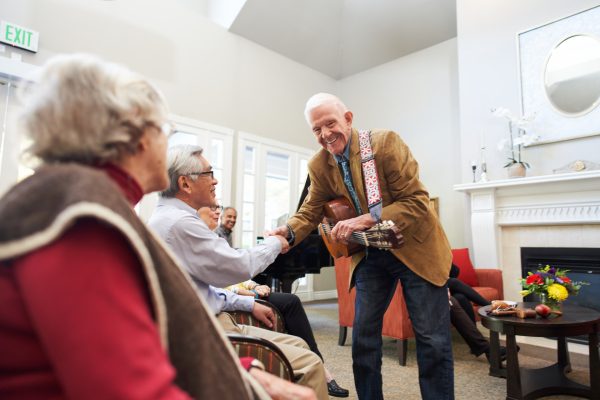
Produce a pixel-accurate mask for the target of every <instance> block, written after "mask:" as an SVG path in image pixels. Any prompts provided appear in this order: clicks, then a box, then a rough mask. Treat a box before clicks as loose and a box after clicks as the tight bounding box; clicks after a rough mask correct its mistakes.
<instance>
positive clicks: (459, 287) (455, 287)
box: [448, 264, 490, 322]
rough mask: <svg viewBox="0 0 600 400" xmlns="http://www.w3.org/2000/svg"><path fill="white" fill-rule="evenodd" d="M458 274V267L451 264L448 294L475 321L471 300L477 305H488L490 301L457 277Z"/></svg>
mask: <svg viewBox="0 0 600 400" xmlns="http://www.w3.org/2000/svg"><path fill="white" fill-rule="evenodd" d="M458 274H460V268H458V267H457V266H456V265H454V264H452V267H450V278H449V279H448V289H449V290H450V295H451V296H453V297H454V298H455V299H456V301H458V303H460V305H461V306H462V308H463V310H464V311H465V312H466V313H467V315H468V316H469V318H471V321H473V322H475V321H476V320H475V312H474V311H473V306H472V305H471V302H473V303H475V304H477V305H478V306H487V305H490V302H489V301H488V300H487V299H485V298H484V297H483V296H481V295H480V294H479V293H477V291H475V289H473V288H472V287H471V286H469V285H467V284H466V283H464V282H463V281H461V280H460V279H458Z"/></svg>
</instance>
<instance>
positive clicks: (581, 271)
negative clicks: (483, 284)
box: [521, 247, 600, 344]
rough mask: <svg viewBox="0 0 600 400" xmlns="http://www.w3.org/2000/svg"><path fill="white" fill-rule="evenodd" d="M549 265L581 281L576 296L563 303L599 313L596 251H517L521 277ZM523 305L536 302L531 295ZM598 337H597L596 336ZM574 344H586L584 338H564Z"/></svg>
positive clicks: (599, 266) (599, 265)
mask: <svg viewBox="0 0 600 400" xmlns="http://www.w3.org/2000/svg"><path fill="white" fill-rule="evenodd" d="M546 265H550V266H551V267H555V268H560V269H566V270H569V272H568V273H567V275H568V277H569V278H571V280H573V281H585V282H588V283H589V285H586V286H582V288H581V289H580V290H579V293H578V294H577V296H569V297H568V298H567V299H566V300H565V301H564V303H565V304H574V305H578V306H581V307H587V308H592V309H594V310H597V311H600V248H589V247H521V273H522V275H521V276H527V273H528V272H535V271H537V270H538V269H540V268H542V267H544V266H546ZM523 300H524V301H534V302H535V301H539V299H538V298H537V296H535V295H533V294H531V295H529V296H526V297H525V298H524V299H523ZM599 336H600V334H599ZM568 340H569V341H571V342H575V343H582V344H588V338H587V336H577V337H570V338H568Z"/></svg>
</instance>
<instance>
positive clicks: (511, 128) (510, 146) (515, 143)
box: [492, 107, 540, 168]
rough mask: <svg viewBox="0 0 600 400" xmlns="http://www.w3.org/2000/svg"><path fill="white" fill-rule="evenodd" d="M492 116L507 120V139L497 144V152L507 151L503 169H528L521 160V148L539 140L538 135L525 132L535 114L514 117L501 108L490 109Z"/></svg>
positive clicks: (527, 165) (525, 163)
mask: <svg viewBox="0 0 600 400" xmlns="http://www.w3.org/2000/svg"><path fill="white" fill-rule="evenodd" d="M492 114H493V115H494V116H495V117H500V118H506V119H507V120H508V132H509V137H508V139H503V140H501V141H500V142H498V150H500V151H504V150H509V155H508V162H507V163H506V165H504V168H507V167H510V166H511V165H514V164H520V165H522V166H523V167H524V168H529V167H530V166H529V163H527V162H525V161H523V160H521V147H522V146H527V145H530V144H531V143H533V142H536V141H538V140H539V139H540V138H539V136H538V135H535V134H533V133H528V132H527V131H528V130H529V127H528V126H529V124H530V123H531V121H533V119H534V118H535V114H532V115H528V116H522V117H515V116H514V115H513V114H512V113H511V112H510V111H509V110H507V109H506V108H502V107H497V108H492ZM515 131H516V136H515Z"/></svg>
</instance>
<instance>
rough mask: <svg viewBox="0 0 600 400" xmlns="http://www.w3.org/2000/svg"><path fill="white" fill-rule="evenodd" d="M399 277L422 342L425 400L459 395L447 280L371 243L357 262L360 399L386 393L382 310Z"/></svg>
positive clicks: (355, 335) (355, 352)
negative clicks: (427, 275)
mask: <svg viewBox="0 0 600 400" xmlns="http://www.w3.org/2000/svg"><path fill="white" fill-rule="evenodd" d="M398 280H400V282H401V283H402V288H403V292H404V298H405V300H406V307H407V309H408V313H409V316H410V319H411V321H412V325H413V330H414V332H415V337H416V343H417V363H418V365H419V385H420V389H421V397H422V398H423V399H425V400H451V399H454V367H453V360H452V346H451V339H450V329H449V326H450V312H449V307H448V291H447V288H446V286H444V287H437V286H435V285H432V284H431V283H429V282H427V281H425V280H424V279H423V278H421V277H419V276H418V275H416V274H415V273H414V272H412V271H411V270H410V269H409V268H408V267H406V265H404V264H403V263H402V262H400V261H399V260H398V259H397V258H396V257H394V255H392V253H390V252H388V251H382V250H373V249H369V254H368V257H365V258H364V259H363V260H362V261H361V262H360V263H359V265H358V266H357V270H356V275H355V283H356V303H355V316H354V323H353V329H352V361H353V364H352V368H353V372H354V383H355V385H356V391H357V393H358V397H359V399H362V400H365V399H383V392H382V379H381V363H382V361H381V357H382V351H381V346H382V338H381V331H382V327H383V314H384V313H385V311H386V309H387V307H388V305H389V303H390V300H391V299H392V296H393V294H394V291H395V290H396V284H397V282H398Z"/></svg>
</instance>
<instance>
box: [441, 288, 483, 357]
mask: <svg viewBox="0 0 600 400" xmlns="http://www.w3.org/2000/svg"><path fill="white" fill-rule="evenodd" d="M450 302H451V306H450V321H451V322H452V325H453V326H454V327H455V328H456V330H457V331H458V333H459V334H460V336H462V338H463V339H464V340H465V342H466V343H467V345H468V346H469V349H471V353H472V354H474V355H476V356H478V355H480V354H483V353H485V352H487V351H489V349H490V344H489V342H488V341H487V339H486V338H485V337H483V335H482V334H481V332H479V329H477V326H476V325H475V323H474V322H473V321H471V318H469V316H468V315H467V313H466V312H465V310H464V309H463V307H462V305H461V304H460V303H459V302H458V301H457V300H456V299H455V298H454V297H451V298H450ZM469 308H470V309H471V310H473V307H471V303H469Z"/></svg>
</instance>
